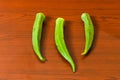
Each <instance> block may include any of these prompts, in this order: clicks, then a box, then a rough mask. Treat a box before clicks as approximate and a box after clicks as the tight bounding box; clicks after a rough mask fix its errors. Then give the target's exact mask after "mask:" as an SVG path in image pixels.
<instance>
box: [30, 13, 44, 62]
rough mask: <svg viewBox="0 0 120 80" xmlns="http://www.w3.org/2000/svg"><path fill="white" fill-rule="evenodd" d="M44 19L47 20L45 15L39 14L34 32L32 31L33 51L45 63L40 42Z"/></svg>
mask: <svg viewBox="0 0 120 80" xmlns="http://www.w3.org/2000/svg"><path fill="white" fill-rule="evenodd" d="M44 19H45V15H44V14H43V13H37V14H36V19H35V22H34V25H33V31H32V44H33V49H34V51H35V53H36V55H37V56H38V58H39V59H40V60H41V61H45V58H43V56H42V55H41V52H40V40H41V33H42V24H43V21H44Z"/></svg>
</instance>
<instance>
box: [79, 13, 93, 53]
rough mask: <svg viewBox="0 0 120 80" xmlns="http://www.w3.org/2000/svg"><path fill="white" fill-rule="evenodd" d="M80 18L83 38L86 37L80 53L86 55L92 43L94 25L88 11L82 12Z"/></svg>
mask: <svg viewBox="0 0 120 80" xmlns="http://www.w3.org/2000/svg"><path fill="white" fill-rule="evenodd" d="M81 19H82V21H83V22H84V26H85V38H86V43H85V49H84V52H83V53H82V54H81V55H86V54H87V53H88V51H89V50H90V48H91V46H92V43H93V38H94V26H93V23H92V20H91V18H90V15H89V14H88V13H83V14H82V15H81Z"/></svg>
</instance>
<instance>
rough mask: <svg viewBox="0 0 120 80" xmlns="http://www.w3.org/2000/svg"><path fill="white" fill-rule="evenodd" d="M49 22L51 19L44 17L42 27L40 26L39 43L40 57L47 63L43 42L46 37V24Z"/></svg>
mask: <svg viewBox="0 0 120 80" xmlns="http://www.w3.org/2000/svg"><path fill="white" fill-rule="evenodd" d="M50 20H51V17H48V16H46V17H45V20H44V22H43V25H42V34H41V42H40V48H41V53H42V55H43V57H44V58H45V60H46V61H47V59H46V56H45V54H46V53H45V52H46V51H45V50H46V49H45V45H44V44H45V40H46V39H47V38H46V35H47V29H48V25H47V24H48V23H49V22H50Z"/></svg>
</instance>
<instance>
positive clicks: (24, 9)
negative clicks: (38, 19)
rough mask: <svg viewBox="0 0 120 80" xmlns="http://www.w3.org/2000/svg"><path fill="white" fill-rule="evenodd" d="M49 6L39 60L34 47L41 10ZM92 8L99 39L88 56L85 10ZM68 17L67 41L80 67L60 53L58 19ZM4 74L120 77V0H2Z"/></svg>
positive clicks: (15, 78)
mask: <svg viewBox="0 0 120 80" xmlns="http://www.w3.org/2000/svg"><path fill="white" fill-rule="evenodd" d="M37 12H43V13H44V14H45V15H46V19H45V22H44V25H43V34H42V40H41V52H42V54H43V55H44V57H45V58H46V59H47V60H46V62H45V63H42V62H40V61H39V59H38V58H37V56H36V55H35V53H34V51H33V49H32V43H31V42H32V41H31V33H32V28H33V22H34V19H35V14H36V13H37ZM83 12H88V13H89V14H90V15H91V17H92V20H93V23H94V25H95V39H94V43H93V47H92V50H91V52H90V53H89V55H88V56H86V57H83V56H81V53H82V52H83V49H84V45H85V35H84V25H83V22H82V21H81V18H80V16H81V14H82V13H83ZM57 17H63V18H64V19H65V20H66V21H65V27H64V28H65V29H64V32H65V41H66V45H67V47H68V49H69V52H70V54H71V56H72V57H73V59H74V61H75V63H76V67H77V70H76V73H73V72H72V70H71V67H70V65H69V64H68V63H67V62H66V61H65V60H64V59H63V58H62V57H61V55H60V54H59V53H58V51H57V49H56V46H55V42H54V29H55V20H56V18H57ZM0 80H120V0H103V1H101V0H0Z"/></svg>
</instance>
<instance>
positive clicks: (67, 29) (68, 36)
mask: <svg viewBox="0 0 120 80" xmlns="http://www.w3.org/2000/svg"><path fill="white" fill-rule="evenodd" d="M71 24H72V21H65V23H64V39H65V43H66V47H67V48H68V51H69V53H70V55H71V57H72V58H73V61H74V63H75V67H76V71H77V64H76V62H77V61H76V58H75V55H74V50H73V48H72V46H73V45H72V44H71V43H72V37H71V34H72V26H71Z"/></svg>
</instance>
